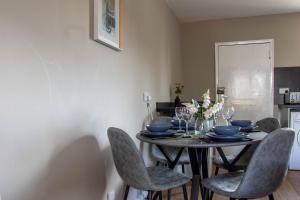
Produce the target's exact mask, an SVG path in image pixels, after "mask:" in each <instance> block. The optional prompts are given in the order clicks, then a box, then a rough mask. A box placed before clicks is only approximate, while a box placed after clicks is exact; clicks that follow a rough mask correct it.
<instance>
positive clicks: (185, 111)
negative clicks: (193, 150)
mask: <svg viewBox="0 0 300 200" xmlns="http://www.w3.org/2000/svg"><path fill="white" fill-rule="evenodd" d="M192 117H193V114H192V113H191V111H190V110H189V109H187V108H182V118H183V120H184V121H185V128H186V130H185V133H186V135H189V122H190V121H191V119H192Z"/></svg>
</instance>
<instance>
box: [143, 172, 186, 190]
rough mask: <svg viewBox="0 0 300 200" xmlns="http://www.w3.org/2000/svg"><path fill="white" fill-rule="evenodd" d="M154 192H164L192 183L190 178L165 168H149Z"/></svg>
mask: <svg viewBox="0 0 300 200" xmlns="http://www.w3.org/2000/svg"><path fill="white" fill-rule="evenodd" d="M147 171H148V173H149V176H150V179H151V182H152V184H153V188H152V190H153V191H163V190H168V189H172V188H175V187H179V186H182V185H184V184H186V183H187V182H189V181H190V178H189V177H187V176H185V175H183V174H180V173H177V172H175V171H173V170H171V169H168V168H165V167H148V168H147Z"/></svg>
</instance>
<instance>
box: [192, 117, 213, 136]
mask: <svg viewBox="0 0 300 200" xmlns="http://www.w3.org/2000/svg"><path fill="white" fill-rule="evenodd" d="M213 127H214V120H206V119H199V118H197V119H196V121H195V134H196V135H205V134H206V133H208V132H209V131H210V130H211V129H212V128H213Z"/></svg>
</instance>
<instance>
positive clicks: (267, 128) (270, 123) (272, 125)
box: [213, 117, 280, 175]
mask: <svg viewBox="0 0 300 200" xmlns="http://www.w3.org/2000/svg"><path fill="white" fill-rule="evenodd" d="M254 126H255V127H257V129H258V130H261V131H263V132H266V133H271V132H273V131H275V130H276V129H279V128H280V123H279V121H278V119H276V118H272V117H268V118H264V119H262V120H259V121H257V122H256V123H255V125H254ZM257 146H258V144H256V145H252V146H251V147H250V148H249V149H248V150H247V151H246V152H245V153H244V154H243V155H242V157H241V158H240V159H239V160H238V161H237V162H236V163H235V165H234V168H233V169H234V170H245V169H246V168H247V166H248V164H249V162H250V160H251V157H252V155H253V153H254V151H255V149H256V148H257ZM234 158H235V156H234V155H229V156H227V159H228V161H229V163H230V162H232V161H233V160H234ZM213 163H214V165H215V166H216V169H215V175H217V174H218V171H219V168H225V169H226V167H225V165H224V163H223V160H222V159H221V158H220V157H215V158H214V160H213Z"/></svg>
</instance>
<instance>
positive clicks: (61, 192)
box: [23, 136, 110, 200]
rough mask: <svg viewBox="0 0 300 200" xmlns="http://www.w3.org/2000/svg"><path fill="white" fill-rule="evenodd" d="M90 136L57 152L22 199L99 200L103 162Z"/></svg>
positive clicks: (103, 155) (105, 152) (102, 192)
mask: <svg viewBox="0 0 300 200" xmlns="http://www.w3.org/2000/svg"><path fill="white" fill-rule="evenodd" d="M109 151H110V150H109V148H105V149H104V150H101V151H100V148H99V144H98V142H97V139H96V138H95V137H94V136H85V137H82V138H80V139H78V140H76V141H75V142H73V143H72V144H70V145H69V146H67V147H66V148H65V149H64V150H63V151H61V152H60V153H59V154H58V155H57V156H55V157H54V158H53V159H52V160H51V161H50V162H49V165H48V169H47V171H46V172H45V173H44V174H43V175H42V176H41V178H40V179H39V180H38V182H37V183H36V184H35V185H34V186H33V188H32V190H31V191H30V192H28V195H25V196H24V198H23V200H41V199H43V200H54V199H55V200H82V199H84V200H99V199H104V198H105V197H104V196H105V189H106V184H107V181H106V173H105V160H106V156H107V155H110V152H109Z"/></svg>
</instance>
